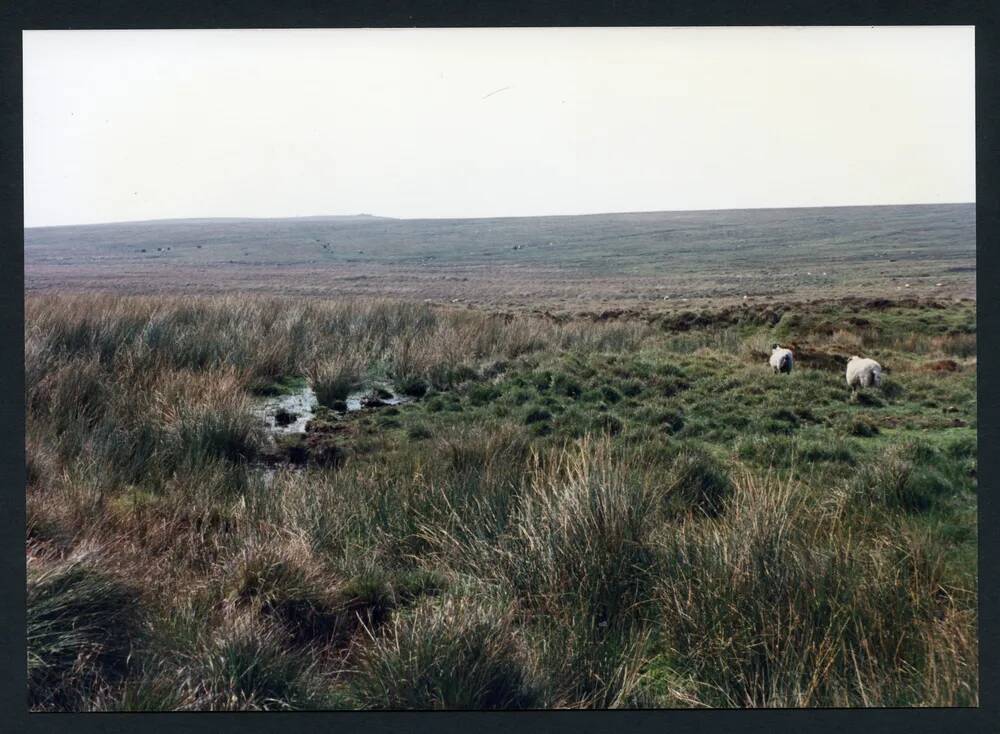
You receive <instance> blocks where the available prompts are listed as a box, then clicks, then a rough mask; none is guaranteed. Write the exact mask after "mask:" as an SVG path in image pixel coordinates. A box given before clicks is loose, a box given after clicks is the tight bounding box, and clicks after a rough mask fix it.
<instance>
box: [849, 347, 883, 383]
mask: <svg viewBox="0 0 1000 734" xmlns="http://www.w3.org/2000/svg"><path fill="white" fill-rule="evenodd" d="M881 384H882V365H880V364H879V363H878V362H876V361H875V360H874V359H867V358H865V359H862V358H861V357H858V356H857V355H855V356H853V357H851V358H850V359H849V360H847V385H848V387H850V388H851V389H852V390H857V389H858V388H861V387H879V386H880V385H881Z"/></svg>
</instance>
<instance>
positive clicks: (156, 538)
mask: <svg viewBox="0 0 1000 734" xmlns="http://www.w3.org/2000/svg"><path fill="white" fill-rule="evenodd" d="M773 342H780V343H782V344H786V345H793V347H794V348H795V350H796V353H797V356H798V361H797V365H796V369H795V370H794V371H793V372H792V374H791V375H774V374H773V373H772V372H771V370H770V368H769V367H768V366H767V355H768V353H769V351H770V349H769V348H770V345H771V344H772V343H773ZM25 348H26V358H25V368H26V386H27V387H26V400H27V410H28V421H27V427H26V428H27V435H26V443H27V462H28V464H27V468H28V487H27V511H28V535H27V554H28V577H29V588H28V649H29V656H28V668H29V699H30V703H31V706H32V707H33V708H35V709H58V710H66V709H73V710H75V709H87V710H92V709H97V710H149V709H188V710H190V709H261V708H263V709H287V708H358V707H366V708H390V709H400V708H523V707H529V708H545V707H609V706H624V707H629V706H643V707H699V706H726V707H730V706H886V705H902V706H910V705H975V704H976V703H977V700H978V694H977V685H978V684H977V676H978V671H977V667H976V659H977V657H976V656H977V639H976V612H975V610H976V403H975V400H976V398H975V396H976V392H975V388H976V321H975V304H974V303H973V302H971V301H962V302H932V301H925V300H916V299H914V300H910V301H905V302H895V301H884V300H840V301H831V302H818V303H798V304H795V303H786V304H769V305H767V306H748V307H733V308H727V309H721V308H717V309H706V310H702V311H690V312H687V313H684V312H671V313H658V314H657V315H656V316H655V317H647V316H646V315H644V314H642V313H634V314H615V315H608V314H605V315H603V316H602V315H601V314H593V315H589V316H587V317H572V318H552V317H544V316H532V315H528V314H521V315H515V314H494V313H489V312H483V311H475V310H445V309H436V308H431V307H429V306H426V305H414V304H412V303H391V302H376V301H353V302H325V301H319V300H294V299H269V298H247V297H241V298H201V299H191V298H186V299H179V298H167V297H147V298H142V297H111V296H77V297H59V296H37V297H36V296H32V297H29V298H28V301H27V304H26V334H25ZM851 354H863V355H866V356H871V357H874V358H875V359H877V360H879V361H880V362H881V363H882V364H883V365H884V366H885V367H886V370H887V373H886V376H885V384H884V386H883V388H882V389H881V390H877V391H869V392H865V393H862V394H861V395H859V396H854V397H852V395H851V393H850V391H849V390H848V388H847V385H846V383H845V382H844V376H843V368H844V362H845V361H846V357H848V356H850V355H851ZM304 382H307V383H308V384H310V385H311V386H312V387H313V389H314V390H315V391H316V394H317V397H318V398H319V400H320V402H321V404H322V405H323V406H324V407H322V408H321V409H320V410H319V411H318V412H317V415H316V417H315V418H314V419H313V421H312V422H311V423H310V425H309V427H308V430H307V432H306V434H305V435H304V437H302V438H292V439H285V440H282V441H280V442H279V444H278V446H277V448H275V447H274V446H273V445H272V443H271V439H270V437H269V436H268V435H267V433H266V431H265V427H264V423H263V421H262V419H261V418H260V415H259V413H258V412H257V411H256V406H257V405H258V402H257V401H259V400H260V399H261V397H260V396H262V395H273V394H274V393H276V392H281V391H283V390H294V389H297V387H299V386H301V385H302V384H303V383H304ZM378 384H387V385H391V386H392V387H393V389H394V390H395V391H397V392H400V393H403V394H407V395H410V396H412V397H413V398H414V400H413V402H411V403H408V404H405V405H399V406H381V407H377V406H373V407H370V408H368V409H365V410H361V411H358V412H352V413H344V412H343V411H342V406H341V405H340V401H343V400H344V399H345V396H346V395H348V394H350V393H352V392H354V391H356V390H358V389H366V388H367V387H370V386H372V385H378ZM275 452H277V454H276V453H275ZM282 452H284V454H282ZM293 453H294V454H295V457H297V459H296V460H292V459H293V458H294V457H293V456H292V454H293Z"/></svg>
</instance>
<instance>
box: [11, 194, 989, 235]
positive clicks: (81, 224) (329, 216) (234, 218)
mask: <svg viewBox="0 0 1000 734" xmlns="http://www.w3.org/2000/svg"><path fill="white" fill-rule="evenodd" d="M969 204H971V205H973V206H974V205H975V204H976V202H975V201H933V202H908V203H902V204H901V203H890V204H802V205H794V206H753V207H738V206H737V207H699V208H692V209H633V210H626V211H603V212H578V213H572V214H505V215H500V216H474V217H396V216H391V215H384V214H371V213H366V212H360V213H351V214H293V215H286V216H267V217H249V216H191V217H157V218H152V219H118V220H111V221H103V222H72V223H69V224H34V225H31V226H28V225H24V226H23V229H24V230H29V229H56V228H58V227H103V226H111V225H122V224H152V223H155V222H197V221H211V222H218V221H235V222H266V221H274V220H286V219H391V220H393V221H447V220H475V219H550V218H556V217H602V216H622V215H628V214H684V213H687V212H739V211H776V210H785V209H862V208H871V209H874V208H879V207H902V206H959V205H969Z"/></svg>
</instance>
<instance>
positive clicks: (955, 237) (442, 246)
mask: <svg viewBox="0 0 1000 734" xmlns="http://www.w3.org/2000/svg"><path fill="white" fill-rule="evenodd" d="M24 255H25V284H26V289H27V291H28V292H29V293H31V292H36V291H44V290H56V289H65V288H71V289H74V290H81V289H88V290H89V289H113V290H114V291H116V292H122V293H134V294H148V293H152V292H171V293H177V292H181V293H192V294H195V293H218V292H227V291H228V292H232V291H239V292H255V293H264V294H270V295H291V294H295V295H309V296H321V297H328V296H330V295H334V294H335V295H338V296H383V297H384V296H388V297H392V298H399V299H406V300H419V301H423V300H425V299H426V300H429V301H431V302H434V303H450V302H452V301H457V302H459V303H462V304H469V305H480V306H489V307H499V308H505V309H510V310H525V309H527V310H533V309H543V310H552V311H558V312H567V313H576V312H579V311H587V310H593V309H595V308H596V309H600V308H602V307H606V306H608V304H611V305H612V306H613V307H631V308H638V307H642V308H644V309H647V310H648V309H651V308H653V309H660V308H665V307H673V306H675V305H676V302H677V301H678V300H680V299H684V298H687V299H688V302H690V303H692V304H697V305H701V304H704V305H710V304H711V305H718V304H720V303H730V302H738V301H742V300H743V299H744V296H746V297H747V298H748V300H754V299H756V300H766V299H769V298H775V297H778V298H781V299H783V300H806V299H810V298H818V297H839V296H857V295H881V296H885V295H889V294H891V295H922V296H932V297H935V298H940V297H949V298H950V297H974V296H975V265H976V263H975V205H974V204H953V205H933V206H880V207H844V208H818V209H759V210H733V211H711V212H698V211H695V212H650V213H638V214H600V215H587V216H564V217H526V218H506V219H454V220H448V219H423V220H405V219H389V218H382V217H370V216H358V217H326V218H324V217H317V218H302V219H260V220H253V219H244V220H239V219H236V220H233V219H217V220H166V221H156V222H138V223H130V224H109V225H89V226H74V227H47V228H31V229H27V230H25V249H24ZM939 284H940V285H939ZM664 299H667V300H664Z"/></svg>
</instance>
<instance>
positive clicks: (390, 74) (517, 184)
mask: <svg viewBox="0 0 1000 734" xmlns="http://www.w3.org/2000/svg"><path fill="white" fill-rule="evenodd" d="M973 47H974V34H973V29H972V28H971V27H923V28H839V29H837V28H808V29H802V28H718V29H676V28H630V29H527V30H521V29H495V30H494V29H483V30H466V29H461V30H452V29H449V30H264V31H29V32H25V34H24V142H25V223H26V225H27V226H38V225H52V224H70V223H84V222H109V221H124V220H137V219H157V218H167V217H213V216H231V217H235V216H253V217H264V216H300V215H322V214H354V213H360V212H366V213H372V214H381V215H385V216H395V217H481V216H516V215H535V214H575V213H589V212H613V211H651V210H679V209H717V208H746V207H773V206H779V207H780V206H826V205H840V204H900V203H930V202H960V201H974V200H975V146H974V132H975V123H974V53H973Z"/></svg>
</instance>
